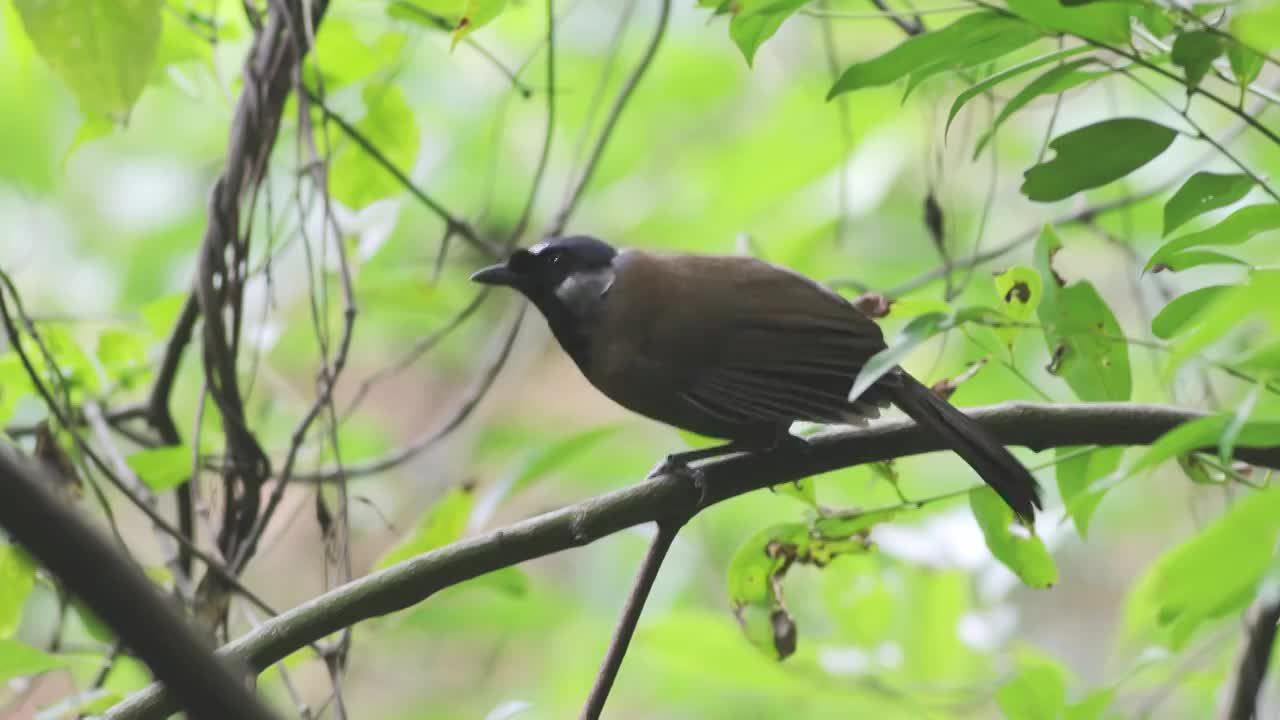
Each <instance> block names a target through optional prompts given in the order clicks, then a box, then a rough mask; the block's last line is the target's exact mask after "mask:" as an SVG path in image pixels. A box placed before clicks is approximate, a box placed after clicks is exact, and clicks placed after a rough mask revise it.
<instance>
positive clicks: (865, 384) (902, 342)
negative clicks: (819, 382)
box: [849, 313, 947, 401]
mask: <svg viewBox="0 0 1280 720" xmlns="http://www.w3.org/2000/svg"><path fill="white" fill-rule="evenodd" d="M946 320H947V316H946V315H943V314H941V313H929V314H928V315H921V316H919V317H917V318H915V319H914V320H912V321H911V322H909V323H907V325H906V327H904V328H902V332H901V333H899V335H898V338H897V339H896V340H894V341H893V344H891V345H890V346H889V347H887V348H885V349H884V350H881V351H880V352H878V353H876V354H875V355H872V356H871V359H870V360H868V361H867V363H866V364H865V365H863V366H862V369H861V370H859V371H858V377H856V378H854V381H853V387H852V388H850V389H849V399H850V401H852V400H856V399H857V398H859V397H861V396H862V393H864V392H866V391H867V388H869V387H871V386H872V385H874V384H875V382H876V381H877V380H879V379H880V378H881V377H883V376H884V374H885V373H887V372H889V371H890V370H892V369H894V368H895V367H897V366H898V365H900V364H901V363H902V361H903V360H905V359H906V358H907V356H908V355H910V354H911V351H912V350H914V349H916V347H917V346H919V345H920V343H922V342H924V341H925V340H928V339H929V338H931V337H933V336H934V335H937V334H938V332H939V331H940V330H942V329H943V328H944V327H945V325H946Z"/></svg>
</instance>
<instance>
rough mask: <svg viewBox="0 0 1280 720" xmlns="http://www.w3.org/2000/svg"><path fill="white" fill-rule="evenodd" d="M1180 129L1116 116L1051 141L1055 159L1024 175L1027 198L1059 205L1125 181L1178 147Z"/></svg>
mask: <svg viewBox="0 0 1280 720" xmlns="http://www.w3.org/2000/svg"><path fill="white" fill-rule="evenodd" d="M1177 137H1178V133H1177V131H1176V130H1174V129H1173V128H1170V127H1165V126H1164V125H1161V124H1159V123H1154V122H1151V121H1150V120H1144V119H1142V118H1114V119H1112V120H1104V121H1102V122H1099V123H1094V124H1093V125H1087V126H1085V127H1082V128H1080V129H1078V130H1072V131H1071V132H1069V133H1067V134H1065V135H1059V136H1058V137H1056V138H1054V139H1053V140H1052V141H1050V143H1049V147H1050V148H1051V149H1053V150H1054V152H1055V153H1056V154H1055V156H1054V158H1053V159H1052V160H1050V161H1048V162H1046V163H1041V164H1039V165H1036V166H1035V167H1033V168H1031V169H1030V170H1027V171H1026V173H1024V178H1025V182H1023V183H1022V194H1023V195H1026V196H1027V197H1028V198H1030V199H1032V200H1035V201H1037V202H1053V201H1055V200H1062V199H1064V198H1068V197H1071V196H1072V195H1074V194H1076V193H1078V192H1080V191H1082V190H1089V189H1091V188H1096V187H1100V186H1102V185H1106V184H1107V183H1109V182H1113V181H1115V180H1119V179H1120V178H1122V177H1124V176H1125V175H1128V174H1129V173H1131V172H1133V171H1134V170H1137V169H1138V168H1140V167H1142V166H1143V165H1146V164H1147V163H1149V162H1151V161H1152V160H1154V159H1155V158H1156V157H1157V156H1159V155H1160V153H1162V152H1164V151H1165V150H1167V149H1168V148H1169V146H1170V145H1172V144H1173V141H1174V139H1175V138H1177Z"/></svg>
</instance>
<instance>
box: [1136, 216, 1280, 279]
mask: <svg viewBox="0 0 1280 720" xmlns="http://www.w3.org/2000/svg"><path fill="white" fill-rule="evenodd" d="M1272 230H1280V203H1267V204H1264V205H1249V206H1246V207H1242V208H1240V209H1239V210H1236V211H1235V212H1233V213H1231V214H1230V215H1228V216H1227V217H1226V218H1225V219H1223V220H1222V221H1221V222H1219V223H1217V224H1216V225H1213V226H1212V227H1209V228H1206V229H1204V230H1200V231H1198V232H1193V233H1189V234H1187V235H1183V236H1181V237H1176V238H1174V239H1172V240H1170V241H1169V242H1167V243H1165V244H1164V245H1161V246H1160V248H1159V249H1158V250H1156V251H1155V254H1153V255H1152V256H1151V259H1150V260H1147V265H1146V267H1145V268H1143V269H1144V270H1151V269H1153V268H1155V267H1156V266H1157V265H1165V266H1168V267H1172V264H1171V263H1170V262H1169V261H1170V260H1171V259H1173V258H1175V257H1176V256H1177V254H1178V253H1179V252H1180V251H1182V250H1187V249H1189V248H1203V247H1222V246H1224V245H1227V246H1229V245H1242V244H1244V243H1245V242H1247V241H1249V240H1250V239H1252V238H1253V237H1254V236H1255V235H1259V234H1261V233H1264V232H1270V231H1272ZM1175 269H1176V268H1175Z"/></svg>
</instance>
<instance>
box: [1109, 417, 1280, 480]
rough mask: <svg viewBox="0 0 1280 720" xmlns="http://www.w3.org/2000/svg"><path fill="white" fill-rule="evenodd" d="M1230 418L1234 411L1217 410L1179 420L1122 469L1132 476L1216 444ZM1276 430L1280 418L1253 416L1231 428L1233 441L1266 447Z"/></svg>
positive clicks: (1272, 441)
mask: <svg viewBox="0 0 1280 720" xmlns="http://www.w3.org/2000/svg"><path fill="white" fill-rule="evenodd" d="M1234 419H1235V416H1234V414H1218V415H1206V416H1205V417H1202V418H1196V419H1195V420H1192V421H1191V422H1187V423H1183V424H1181V425H1179V426H1178V427H1176V428H1174V429H1172V430H1170V431H1169V432H1167V433H1165V434H1163V435H1161V436H1160V437H1159V438H1157V439H1156V441H1155V442H1153V443H1151V446H1150V447H1148V448H1147V449H1146V450H1144V451H1143V452H1142V454H1141V455H1139V456H1138V458H1137V460H1135V461H1134V462H1133V464H1131V465H1130V466H1129V467H1127V468H1126V469H1125V472H1126V474H1128V475H1130V476H1135V475H1138V474H1140V473H1143V472H1146V471H1148V470H1150V469H1152V468H1154V467H1155V466H1157V465H1159V464H1160V463H1162V462H1164V461H1166V460H1170V459H1173V458H1175V457H1177V456H1179V455H1185V454H1187V453H1190V452H1194V451H1197V450H1205V449H1207V448H1210V447H1213V446H1215V445H1219V444H1220V441H1221V440H1222V438H1223V437H1224V436H1225V435H1226V433H1227V430H1228V428H1230V427H1231V426H1232V424H1233V422H1234ZM1277 433H1280V421H1276V420H1254V421H1252V422H1248V423H1245V424H1244V425H1243V426H1241V427H1239V429H1238V430H1235V431H1234V434H1235V438H1234V444H1235V445H1243V446H1246V447H1247V446H1255V447H1259V446H1260V447H1269V446H1271V445H1274V444H1275V442H1274V441H1275V437H1276V435H1277Z"/></svg>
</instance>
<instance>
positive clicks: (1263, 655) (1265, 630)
mask: <svg viewBox="0 0 1280 720" xmlns="http://www.w3.org/2000/svg"><path fill="white" fill-rule="evenodd" d="M1277 623H1280V600H1271V601H1270V602H1262V603H1258V604H1257V605H1256V606H1255V607H1254V608H1253V609H1252V610H1251V611H1250V612H1249V626H1248V634H1247V635H1246V637H1245V647H1244V650H1243V652H1241V654H1240V666H1239V667H1238V668H1237V669H1236V676H1235V681H1234V686H1235V687H1234V688H1233V690H1232V691H1231V704H1230V705H1229V706H1227V712H1226V714H1225V715H1224V716H1223V718H1224V720H1255V719H1256V718H1261V717H1262V715H1260V714H1259V713H1258V692H1259V691H1260V690H1261V689H1262V681H1263V680H1265V679H1266V677H1267V665H1268V664H1270V662H1271V649H1272V647H1274V645H1275V641H1276V624H1277Z"/></svg>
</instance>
